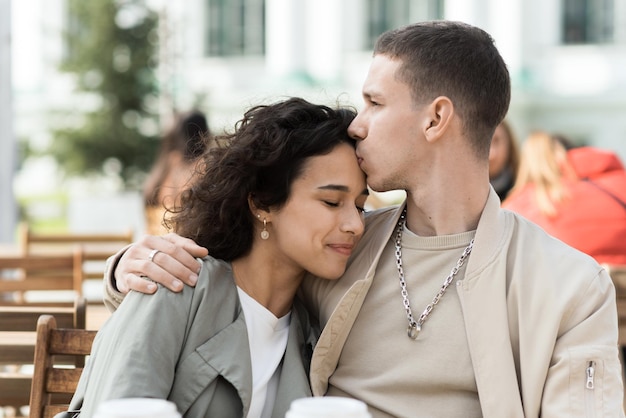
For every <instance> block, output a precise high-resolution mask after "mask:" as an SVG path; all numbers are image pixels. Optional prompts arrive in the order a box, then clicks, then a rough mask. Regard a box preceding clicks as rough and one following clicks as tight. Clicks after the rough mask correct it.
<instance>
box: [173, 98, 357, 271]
mask: <svg viewBox="0 0 626 418" xmlns="http://www.w3.org/2000/svg"><path fill="white" fill-rule="evenodd" d="M355 116H356V112H355V111H354V110H352V109H347V108H337V109H333V108H330V107H327V106H324V105H315V104H312V103H309V102H307V101H306V100H304V99H301V98H290V99H287V100H285V101H281V102H278V103H274V104H271V105H261V106H255V107H253V108H251V109H250V110H248V111H247V112H246V113H245V114H244V117H243V119H241V120H240V121H239V122H237V124H236V125H235V131H234V132H233V133H230V134H224V135H222V136H220V137H217V138H214V139H213V140H214V141H215V143H216V145H215V146H213V147H207V151H206V153H205V154H204V155H203V157H202V164H201V165H200V166H201V169H200V172H199V173H198V175H197V177H196V179H197V180H196V181H195V182H194V184H193V186H192V187H191V188H190V189H188V190H187V191H186V192H185V193H184V195H183V197H182V202H181V206H180V207H179V208H177V209H174V210H173V212H174V216H173V217H172V219H171V223H172V226H173V228H174V230H175V232H177V233H178V234H180V235H182V236H185V237H188V238H191V239H193V240H194V241H196V242H197V243H198V244H200V245H202V246H204V247H206V248H208V250H209V254H211V256H213V257H215V258H219V259H223V260H227V261H230V260H233V259H235V258H238V257H240V256H242V255H245V254H246V253H248V251H250V248H251V246H252V239H253V236H252V234H253V232H254V222H255V219H254V217H253V215H252V213H251V212H250V208H249V205H248V197H251V199H252V201H253V202H254V204H255V205H256V206H257V207H258V208H260V209H264V210H267V209H269V208H275V209H279V208H280V207H282V205H284V204H285V202H286V201H287V199H288V197H289V194H290V190H291V184H292V183H293V181H294V180H295V179H296V178H297V177H298V176H299V175H300V174H301V172H302V169H303V165H304V163H305V162H306V160H307V159H308V158H310V157H313V156H318V155H325V154H328V153H329V152H331V151H332V150H333V148H335V147H336V146H337V145H338V144H340V143H348V144H350V145H352V146H355V141H354V140H353V139H352V138H350V137H349V136H348V133H347V129H348V125H350V122H351V121H352V119H354V117H355Z"/></svg>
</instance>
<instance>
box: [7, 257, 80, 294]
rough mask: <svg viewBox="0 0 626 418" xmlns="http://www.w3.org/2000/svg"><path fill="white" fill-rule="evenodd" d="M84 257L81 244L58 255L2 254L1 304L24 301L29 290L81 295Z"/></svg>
mask: <svg viewBox="0 0 626 418" xmlns="http://www.w3.org/2000/svg"><path fill="white" fill-rule="evenodd" d="M83 260H84V253H83V250H82V248H80V247H75V248H74V250H73V252H71V253H63V254H55V255H52V254H48V255H31V254H21V255H9V256H4V255H2V256H0V304H7V303H24V302H26V301H27V297H26V292H29V291H31V292H32V291H59V290H69V291H73V292H75V294H77V295H82V292H83V287H82V285H83V276H84V274H83ZM72 299H73V297H72V298H70V300H72Z"/></svg>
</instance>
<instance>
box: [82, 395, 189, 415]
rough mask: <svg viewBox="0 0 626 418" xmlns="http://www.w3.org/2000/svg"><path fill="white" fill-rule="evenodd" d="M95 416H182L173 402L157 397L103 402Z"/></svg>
mask: <svg viewBox="0 0 626 418" xmlns="http://www.w3.org/2000/svg"><path fill="white" fill-rule="evenodd" d="M94 418H181V415H180V413H179V412H178V410H177V409H176V405H175V404H174V403H173V402H170V401H167V400H165V399H155V398H123V399H112V400H109V401H105V402H102V403H101V404H100V405H99V406H98V409H97V410H96V415H94Z"/></svg>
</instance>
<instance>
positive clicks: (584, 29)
mask: <svg viewBox="0 0 626 418" xmlns="http://www.w3.org/2000/svg"><path fill="white" fill-rule="evenodd" d="M562 4H563V26H562V31H563V33H562V37H563V43H564V44H608V43H613V42H614V29H615V18H616V13H615V4H614V0H563V3H562Z"/></svg>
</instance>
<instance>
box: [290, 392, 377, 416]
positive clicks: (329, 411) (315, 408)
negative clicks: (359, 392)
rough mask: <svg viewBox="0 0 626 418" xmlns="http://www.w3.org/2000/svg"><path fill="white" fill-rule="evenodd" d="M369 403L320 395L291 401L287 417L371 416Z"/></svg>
mask: <svg viewBox="0 0 626 418" xmlns="http://www.w3.org/2000/svg"><path fill="white" fill-rule="evenodd" d="M371 417H372V416H371V415H370V413H369V412H368V411H367V405H366V404H365V403H364V402H362V401H359V400H357V399H352V398H343V397H339V396H320V397H314V398H302V399H296V400H294V401H292V402H291V405H290V407H289V411H287V414H286V415H285V418H371Z"/></svg>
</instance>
